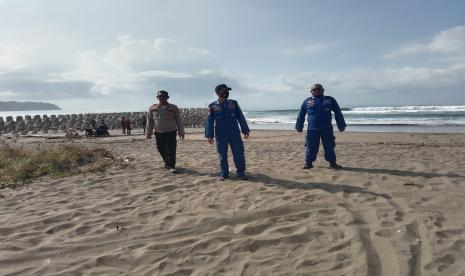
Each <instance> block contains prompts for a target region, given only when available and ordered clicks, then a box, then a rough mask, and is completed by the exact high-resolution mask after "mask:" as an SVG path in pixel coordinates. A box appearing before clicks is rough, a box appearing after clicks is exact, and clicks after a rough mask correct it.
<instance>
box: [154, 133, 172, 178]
mask: <svg viewBox="0 0 465 276" xmlns="http://www.w3.org/2000/svg"><path fill="white" fill-rule="evenodd" d="M176 133H177V131H176V130H175V131H171V132H165V133H160V132H155V141H156V143H157V149H158V152H159V153H160V155H161V157H162V158H163V161H164V162H165V167H167V168H173V169H174V168H175V166H176Z"/></svg>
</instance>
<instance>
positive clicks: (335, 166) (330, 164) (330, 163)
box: [329, 162, 342, 169]
mask: <svg viewBox="0 0 465 276" xmlns="http://www.w3.org/2000/svg"><path fill="white" fill-rule="evenodd" d="M329 167H330V168H331V169H342V166H341V165H338V164H336V162H329Z"/></svg>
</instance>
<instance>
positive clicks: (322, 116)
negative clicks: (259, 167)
mask: <svg viewBox="0 0 465 276" xmlns="http://www.w3.org/2000/svg"><path fill="white" fill-rule="evenodd" d="M310 92H311V93H312V96H311V97H310V98H307V99H306V100H305V101H304V102H303V104H302V107H301V108H300V112H299V115H298V116H297V122H296V124H295V129H296V130H297V132H302V131H303V129H304V121H305V116H306V115H307V121H308V127H307V141H306V147H307V151H306V154H305V166H304V167H303V168H304V169H311V168H313V164H312V162H313V161H315V160H316V156H317V154H318V148H319V146H320V139H321V141H322V143H323V148H324V151H325V159H326V161H328V162H329V166H330V168H333V169H340V168H342V167H341V166H339V165H338V164H337V163H336V153H335V152H334V147H335V146H336V142H335V139H336V138H335V137H334V133H333V125H332V124H331V120H332V115H331V111H332V112H334V117H335V118H336V123H337V128H338V129H339V131H340V132H342V131H344V130H345V128H346V126H347V125H346V122H345V121H344V116H343V115H342V112H341V109H340V108H339V105H338V104H337V102H336V100H335V99H334V98H333V97H330V96H324V95H323V92H324V88H323V86H322V85H321V84H319V83H317V84H314V85H312V87H311V90H310Z"/></svg>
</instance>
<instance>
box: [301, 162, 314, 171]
mask: <svg viewBox="0 0 465 276" xmlns="http://www.w3.org/2000/svg"><path fill="white" fill-rule="evenodd" d="M311 168H313V164H312V162H307V163H305V166H304V167H303V168H302V169H305V170H308V169H311Z"/></svg>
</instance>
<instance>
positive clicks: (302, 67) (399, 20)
mask: <svg viewBox="0 0 465 276" xmlns="http://www.w3.org/2000/svg"><path fill="white" fill-rule="evenodd" d="M0 18H1V24H0V101H43V102H50V103H54V104H57V105H58V106H60V107H61V108H63V109H66V110H81V111H82V112H97V111H141V110H146V109H148V107H149V106H150V105H151V104H153V103H155V102H156V98H155V93H156V91H159V90H167V91H168V92H169V93H170V101H171V102H172V103H174V104H176V105H178V106H179V107H205V106H206V105H207V104H208V103H210V102H212V101H214V100H215V98H216V95H215V92H214V88H215V86H216V85H218V84H221V83H225V84H227V85H228V86H230V87H231V88H232V90H231V94H230V97H231V98H232V99H236V100H238V101H239V103H240V105H241V107H242V108H243V109H246V110H267V109H296V108H299V107H300V105H301V103H302V101H303V100H304V99H305V98H306V97H308V96H309V87H310V86H311V84H313V83H321V84H322V85H323V86H324V87H325V94H326V95H330V96H333V97H335V98H336V100H337V101H338V103H339V105H340V106H343V107H355V106H405V105H460V104H465V1H454V0H444V1H440V0H436V1H433V0H416V1H413V0H412V1H410V0H402V1H401V0H392V1H373V0H351V1H345V0H339V1H337V0H326V1H323V0H322V1H312V0H290V1H284V0H281V1H277V0H182V1H181V0H170V1H166V0H165V1H159V0H131V1H129V0H99V1H96V0H66V1H62V0H0Z"/></svg>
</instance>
